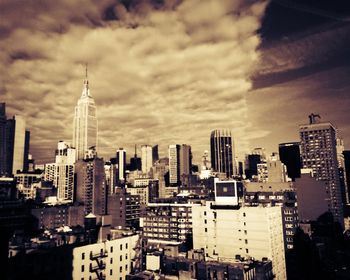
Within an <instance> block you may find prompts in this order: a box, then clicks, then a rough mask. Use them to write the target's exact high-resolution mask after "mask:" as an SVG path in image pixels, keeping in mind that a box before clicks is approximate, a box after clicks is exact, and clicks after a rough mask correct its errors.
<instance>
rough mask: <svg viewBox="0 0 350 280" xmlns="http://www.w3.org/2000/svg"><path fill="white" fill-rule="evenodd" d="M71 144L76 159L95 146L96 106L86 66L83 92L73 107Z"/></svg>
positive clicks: (81, 157)
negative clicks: (74, 150)
mask: <svg viewBox="0 0 350 280" xmlns="http://www.w3.org/2000/svg"><path fill="white" fill-rule="evenodd" d="M73 146H74V147H75V149H76V159H77V160H78V159H83V158H84V156H85V153H86V152H87V151H88V150H89V148H91V147H95V149H96V148H97V116H96V106H95V101H94V99H93V98H92V96H91V94H90V89H89V81H88V75H87V68H86V75H85V80H84V86H83V92H82V94H81V97H80V99H79V100H78V103H77V106H76V107H75V114H74V131H73Z"/></svg>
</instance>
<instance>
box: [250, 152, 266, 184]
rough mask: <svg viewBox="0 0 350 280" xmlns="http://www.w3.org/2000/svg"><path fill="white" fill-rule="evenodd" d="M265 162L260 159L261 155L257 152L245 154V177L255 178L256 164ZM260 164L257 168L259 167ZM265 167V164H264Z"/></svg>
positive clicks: (256, 172) (256, 174) (256, 173)
mask: <svg viewBox="0 0 350 280" xmlns="http://www.w3.org/2000/svg"><path fill="white" fill-rule="evenodd" d="M264 163H266V162H265V161H264V160H262V157H261V155H259V154H250V155H247V156H246V164H245V165H246V169H245V171H244V172H245V175H246V178H247V179H253V180H254V179H256V177H257V176H258V164H264ZM261 167H262V166H260V167H259V168H261ZM266 168H267V166H266Z"/></svg>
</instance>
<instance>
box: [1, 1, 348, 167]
mask: <svg viewBox="0 0 350 280" xmlns="http://www.w3.org/2000/svg"><path fill="white" fill-rule="evenodd" d="M5 2H6V1H5ZM5 2H4V3H3V4H1V5H2V8H3V9H2V10H3V11H5V13H4V14H5V17H6V20H5V22H6V24H5V23H1V24H2V25H1V38H3V39H4V40H2V42H1V43H0V44H1V46H2V48H3V50H4V55H3V56H1V62H2V63H1V64H2V67H1V75H2V77H3V79H2V80H1V93H2V97H3V98H2V101H4V102H6V103H7V114H8V115H9V116H11V115H14V114H18V113H21V114H22V115H23V116H24V117H25V118H26V120H27V126H28V129H30V130H31V135H32V139H31V153H32V154H33V156H34V158H35V159H36V160H37V161H38V162H48V161H51V160H52V159H53V158H54V149H55V146H56V145H57V142H58V141H59V140H65V141H70V139H71V131H72V129H73V118H74V116H73V112H74V105H75V103H76V101H77V99H78V98H79V96H80V89H81V82H82V80H83V74H84V66H85V63H89V80H90V87H91V90H92V91H93V94H94V99H95V101H96V106H97V108H98V119H99V150H98V153H99V155H100V156H102V157H104V158H105V159H108V158H109V157H112V156H113V155H114V153H115V151H116V150H117V149H118V148H119V147H124V148H125V149H126V150H127V156H128V157H130V156H132V154H133V152H132V151H133V146H134V144H138V145H142V144H151V145H154V144H159V145H160V155H161V156H165V155H166V151H167V147H168V145H170V144H188V145H191V147H192V152H193V155H194V162H196V163H199V162H200V158H201V156H202V154H203V152H204V150H209V147H210V144H209V136H210V132H211V131H212V130H214V129H230V130H232V134H233V138H234V140H235V141H236V143H237V146H236V152H237V153H238V155H239V156H240V157H242V156H243V155H244V153H246V152H249V151H250V150H251V149H252V148H254V147H265V148H266V150H267V151H268V152H271V151H277V149H278V144H279V143H283V142H292V141H298V140H299V137H298V125H299V124H303V123H307V116H308V115H309V114H310V113H312V112H317V113H319V114H320V115H321V116H322V120H324V121H331V122H332V123H333V124H334V125H336V126H337V127H338V128H340V132H341V133H340V134H341V135H342V136H343V138H344V139H345V147H346V148H348V147H349V146H348V145H349V143H348V139H349V138H350V131H349V130H350V127H349V124H348V123H347V120H348V119H349V118H350V116H349V114H350V113H349V112H348V110H347V108H348V107H349V97H348V96H347V92H348V89H349V81H348V79H347V76H348V74H349V73H350V71H349V69H350V67H349V61H348V60H347V59H344V58H348V57H347V56H346V55H345V49H346V47H347V46H348V45H349V39H348V38H347V37H348V36H347V35H348V32H349V26H348V24H347V21H346V20H345V19H343V18H342V17H341V16H339V17H338V19H334V17H333V18H332V17H331V15H333V14H334V13H328V14H327V13H326V14H321V15H319V14H317V13H316V12H315V11H316V10H312V4H309V5H306V6H307V8H308V9H306V10H305V9H304V10H303V11H301V9H300V6H289V7H288V5H281V4H280V3H278V2H281V1H274V2H271V4H269V8H268V9H267V11H266V12H265V5H267V3H265V4H264V3H261V2H259V3H258V2H257V3H255V5H253V6H248V5H245V4H244V3H243V2H244V1H236V2H237V4H236V5H234V4H231V5H229V1H228V2H225V3H223V4H222V5H220V4H216V3H214V2H210V1H186V2H183V3H180V1H165V4H164V5H161V4H154V3H155V2H152V1H139V2H138V3H141V4H142V5H141V4H138V5H137V4H135V3H136V1H129V4H128V5H127V4H122V3H121V2H120V3H119V4H113V3H117V2H113V1H111V2H110V1H101V2H100V4H98V6H95V4H92V2H87V3H85V2H84V5H83V4H82V3H80V2H79V1H75V3H74V4H70V3H66V1H59V2H57V3H55V4H52V6H48V7H45V8H47V12H46V14H45V13H43V12H41V11H42V10H41V8H40V7H37V6H36V5H37V4H35V2H34V1H33V2H29V3H28V7H27V8H25V7H18V6H16V4H15V3H11V2H6V3H5ZM282 2H284V3H288V2H289V1H282ZM321 2H322V1H321ZM123 3H126V2H123ZM77 7H79V9H80V10H81V13H79V15H77V14H75V11H74V10H75V9H74V8H77ZM31 8H33V11H34V10H35V13H37V12H38V13H37V14H36V16H35V17H33V18H31V17H30V15H32V14H31V13H33V11H32V9H31ZM304 8H305V7H304ZM193 9H196V11H197V12H196V13H191V11H192V10H193ZM208 9H210V10H212V11H213V13H212V14H211V15H210V17H208V16H207V15H206V13H205V11H207V10H208ZM283 9H284V10H283ZM281 10H282V11H285V12H286V11H287V13H286V19H285V20H287V19H288V18H292V17H293V16H294V17H295V16H296V15H299V16H300V19H301V22H302V24H303V25H304V26H305V27H306V28H301V27H300V26H299V27H298V26H297V24H296V23H294V25H295V26H294V29H293V28H290V31H285V30H282V31H281V30H278V27H273V28H272V27H271V26H275V24H273V23H275V22H276V21H277V22H278V20H281V19H278V15H277V14H278V13H277V12H280V11H281ZM18 11H20V12H21V13H24V14H25V15H27V16H28V17H27V18H30V19H29V20H27V21H26V22H24V21H23V22H22V21H21V20H17V19H18V17H16V15H17V14H16V13H18ZM55 11H58V12H57V13H56V14H55ZM276 11H277V12H276ZM60 13H61V16H57V14H60ZM335 13H336V14H337V15H341V14H346V13H347V10H344V11H341V12H339V11H335ZM238 14H239V16H238ZM47 15H49V16H50V19H48V18H46V16H47ZM280 17H281V16H280ZM313 17H314V19H313ZM15 18H16V21H15ZM276 18H277V19H276ZM316 19H318V21H317V20H316ZM58 22H59V24H57V23H58ZM203 26H207V28H209V29H210V30H211V31H213V32H205V30H203V28H202V27H203ZM227 26H230V28H226V27H227ZM269 28H270V29H269ZM257 31H259V34H257V33H256V32H257ZM121 38H122V39H121ZM281 38H284V39H283V40H280V39H281ZM18 40H21V44H18V43H16V42H18ZM324 41H327V42H328V41H331V42H332V44H324V45H322V47H320V42H324ZM315 46H317V51H314V49H313V47H315ZM325 54H327V55H325ZM342 55H345V56H344V57H342ZM258 57H260V60H258ZM300 58H301V59H300ZM259 61H260V62H259ZM48 69H50V70H48ZM18 81H20V82H18ZM38 100H40V102H38ZM170 105H171V106H170Z"/></svg>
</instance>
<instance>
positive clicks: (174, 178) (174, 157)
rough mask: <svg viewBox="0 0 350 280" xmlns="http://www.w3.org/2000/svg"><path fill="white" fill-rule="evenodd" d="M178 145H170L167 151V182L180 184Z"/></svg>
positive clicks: (172, 184) (173, 184)
mask: <svg viewBox="0 0 350 280" xmlns="http://www.w3.org/2000/svg"><path fill="white" fill-rule="evenodd" d="M180 147H181V146H180V145H170V146H169V149H168V152H169V184H170V186H178V185H180V180H181V177H180Z"/></svg>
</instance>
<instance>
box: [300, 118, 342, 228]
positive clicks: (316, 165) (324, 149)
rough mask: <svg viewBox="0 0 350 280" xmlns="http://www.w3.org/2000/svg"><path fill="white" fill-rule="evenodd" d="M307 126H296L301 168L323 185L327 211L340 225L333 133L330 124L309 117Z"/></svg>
mask: <svg viewBox="0 0 350 280" xmlns="http://www.w3.org/2000/svg"><path fill="white" fill-rule="evenodd" d="M309 119H310V123H309V124H307V125H300V127H299V132H300V140H301V141H300V148H301V149H300V151H301V158H302V165H303V168H311V169H312V170H313V171H314V174H315V177H316V179H317V180H322V181H325V182H326V191H327V193H328V195H329V205H328V207H329V209H330V210H331V211H332V213H333V216H334V218H335V220H338V221H339V222H340V223H341V224H343V223H344V219H343V203H342V198H341V187H340V178H339V171H338V160H337V131H336V129H335V127H334V126H333V125H332V124H331V123H330V122H320V120H319V119H320V116H319V115H314V114H311V115H310V116H309Z"/></svg>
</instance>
